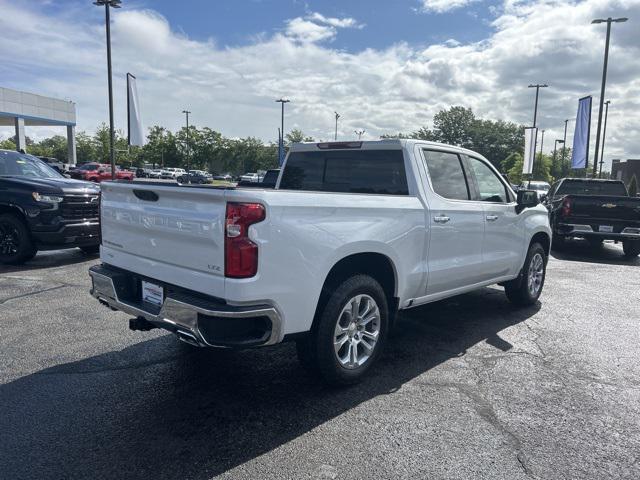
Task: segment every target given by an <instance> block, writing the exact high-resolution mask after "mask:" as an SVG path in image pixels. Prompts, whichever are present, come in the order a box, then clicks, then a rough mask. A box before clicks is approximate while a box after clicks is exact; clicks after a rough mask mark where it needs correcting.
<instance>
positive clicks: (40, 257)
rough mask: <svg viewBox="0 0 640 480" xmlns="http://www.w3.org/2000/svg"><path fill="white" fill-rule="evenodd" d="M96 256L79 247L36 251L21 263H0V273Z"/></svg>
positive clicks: (36, 268) (51, 266) (51, 265)
mask: <svg viewBox="0 0 640 480" xmlns="http://www.w3.org/2000/svg"><path fill="white" fill-rule="evenodd" d="M98 257H99V256H98V254H97V253H96V254H95V255H89V254H86V253H84V252H82V250H80V249H79V248H70V249H68V250H51V251H45V252H38V254H37V255H36V256H35V257H34V258H33V259H32V260H29V261H28V262H26V263H24V264H23V265H2V264H0V273H17V272H28V271H29V270H39V269H43V268H57V267H65V266H67V265H74V264H76V263H82V262H86V261H89V260H93V259H98Z"/></svg>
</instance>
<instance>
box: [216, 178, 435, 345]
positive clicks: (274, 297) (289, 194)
mask: <svg viewBox="0 0 640 480" xmlns="http://www.w3.org/2000/svg"><path fill="white" fill-rule="evenodd" d="M227 200H228V201H258V202H262V203H263V204H264V205H265V207H266V209H267V217H266V220H265V221H263V222H261V223H258V224H255V225H253V226H252V227H251V229H250V232H249V235H250V237H251V238H252V240H253V241H254V242H256V243H257V244H258V245H259V246H260V250H259V268H258V274H257V275H256V276H255V277H253V278H250V279H243V280H237V279H226V281H225V297H226V298H227V300H228V301H230V302H232V303H236V304H243V303H247V302H255V301H258V300H268V301H271V302H272V303H274V304H275V306H276V308H278V309H279V310H280V312H281V314H282V315H283V317H284V320H285V322H284V323H285V330H284V333H295V332H302V331H307V330H308V329H309V328H310V326H311V323H312V321H313V317H314V314H315V309H316V305H317V302H318V299H319V297H320V292H321V289H322V285H323V284H324V281H325V279H326V277H327V274H328V273H329V271H330V270H331V268H332V267H333V266H334V265H335V264H336V263H337V262H338V261H340V260H341V259H343V258H345V257H347V256H349V255H352V254H356V253H363V252H374V253H380V254H382V255H385V256H387V257H388V258H389V259H390V260H391V261H392V263H393V265H394V268H395V270H396V278H397V287H396V295H397V296H399V297H400V298H401V301H402V299H403V298H410V297H412V296H415V295H416V294H417V293H418V291H419V288H420V286H421V284H422V281H423V276H424V272H425V264H424V258H423V251H424V242H425V239H426V235H425V223H424V207H423V205H422V203H421V202H420V200H419V199H418V198H417V197H414V196H391V195H361V194H340V193H317V192H294V191H284V190H276V191H266V190H265V191H262V190H260V191H242V190H236V191H229V192H227Z"/></svg>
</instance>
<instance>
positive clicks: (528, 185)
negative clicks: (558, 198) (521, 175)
mask: <svg viewBox="0 0 640 480" xmlns="http://www.w3.org/2000/svg"><path fill="white" fill-rule="evenodd" d="M520 188H524V189H529V190H535V191H536V193H537V194H538V199H539V200H542V199H543V198H544V197H545V196H546V195H547V193H548V192H549V189H550V188H551V185H549V184H548V183H547V182H541V181H537V180H535V181H534V180H532V181H531V182H527V181H524V182H522V184H521V185H520Z"/></svg>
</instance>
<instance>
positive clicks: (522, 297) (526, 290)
mask: <svg viewBox="0 0 640 480" xmlns="http://www.w3.org/2000/svg"><path fill="white" fill-rule="evenodd" d="M546 270H547V255H546V253H545V251H544V248H542V245H540V244H539V243H533V244H532V245H531V246H530V247H529V251H528V252H527V258H526V259H525V262H524V266H523V267H522V275H520V277H518V278H516V279H515V280H511V281H510V282H507V283H505V286H504V292H505V294H506V295H507V298H508V299H509V301H510V302H511V303H513V304H515V305H520V306H527V305H533V304H534V303H536V302H537V301H538V297H540V294H541V293H542V287H543V286H544V279H545V275H546Z"/></svg>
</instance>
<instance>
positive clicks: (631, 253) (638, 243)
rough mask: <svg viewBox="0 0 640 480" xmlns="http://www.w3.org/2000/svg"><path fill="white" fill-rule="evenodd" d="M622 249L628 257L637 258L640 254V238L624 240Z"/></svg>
mask: <svg viewBox="0 0 640 480" xmlns="http://www.w3.org/2000/svg"><path fill="white" fill-rule="evenodd" d="M622 250H623V251H624V256H625V257H627V258H635V257H637V256H638V255H640V240H625V241H624V242H622Z"/></svg>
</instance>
